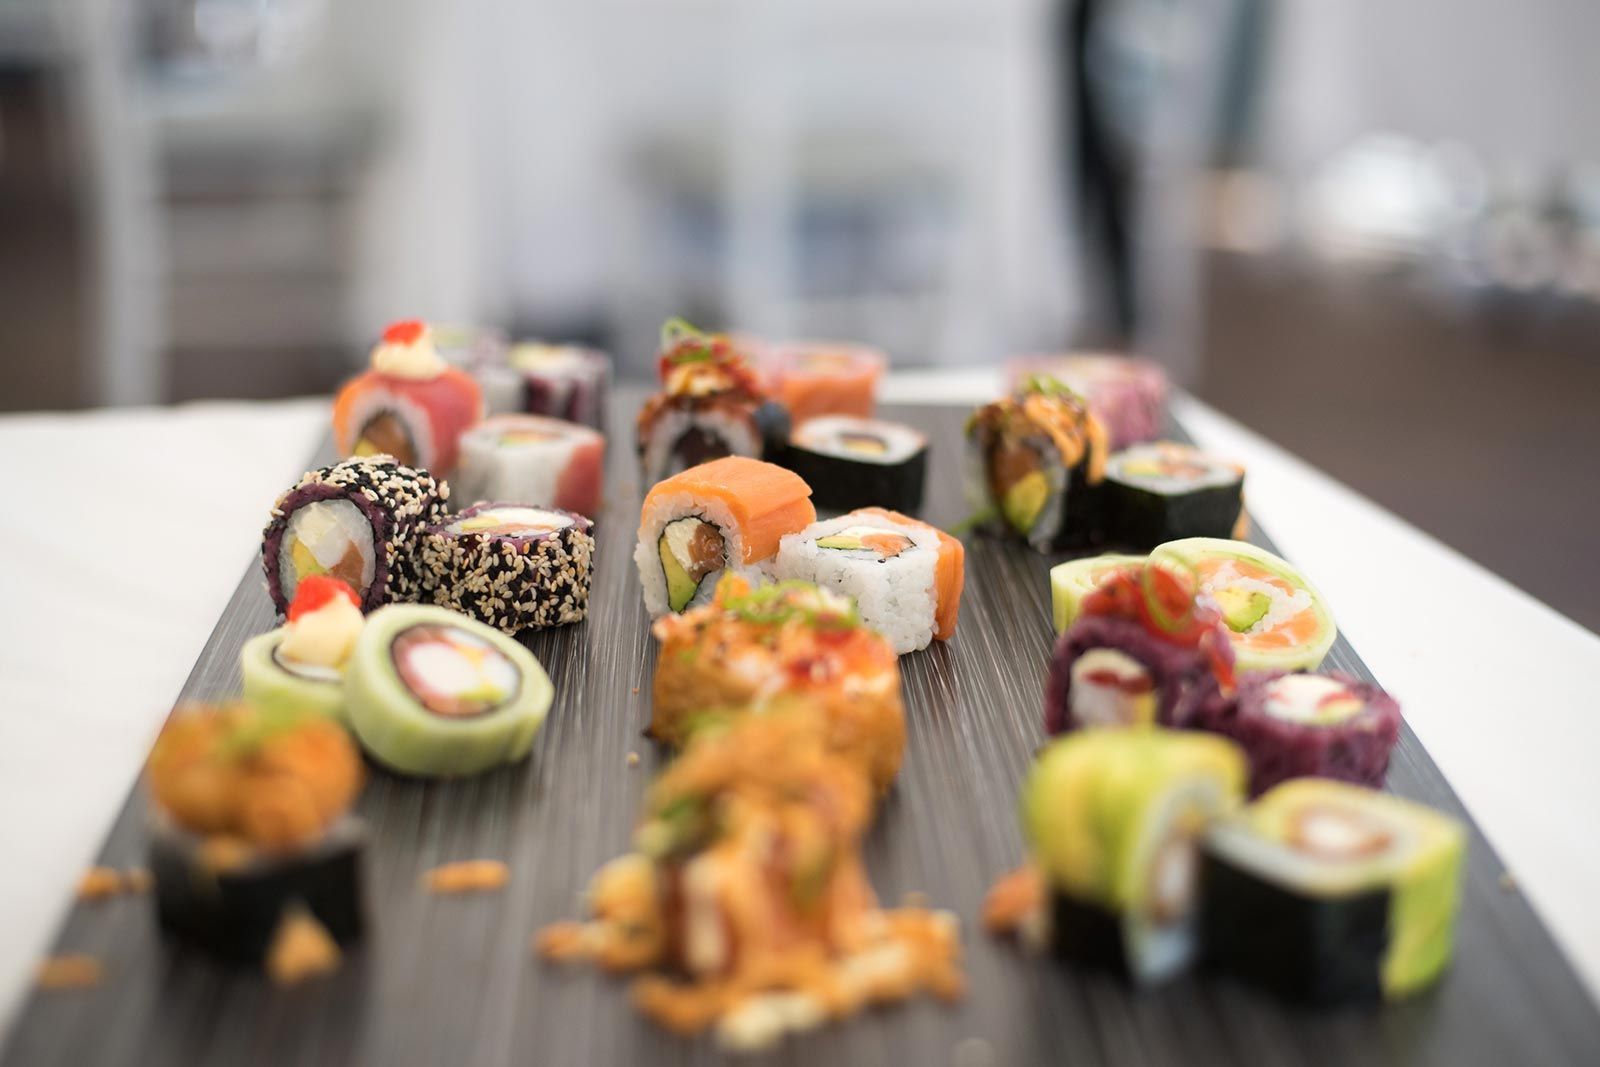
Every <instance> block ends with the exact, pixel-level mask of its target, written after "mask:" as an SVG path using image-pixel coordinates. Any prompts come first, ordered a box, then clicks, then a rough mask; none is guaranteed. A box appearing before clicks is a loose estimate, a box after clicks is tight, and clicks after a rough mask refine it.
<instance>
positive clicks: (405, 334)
mask: <svg viewBox="0 0 1600 1067" xmlns="http://www.w3.org/2000/svg"><path fill="white" fill-rule="evenodd" d="M427 328H428V324H427V323H425V322H423V321H422V320H421V319H401V320H400V321H399V322H391V323H390V324H389V325H388V327H387V328H386V329H385V330H384V331H383V343H384V344H386V345H414V344H416V343H417V338H419V337H421V336H422V331H423V330H426V329H427Z"/></svg>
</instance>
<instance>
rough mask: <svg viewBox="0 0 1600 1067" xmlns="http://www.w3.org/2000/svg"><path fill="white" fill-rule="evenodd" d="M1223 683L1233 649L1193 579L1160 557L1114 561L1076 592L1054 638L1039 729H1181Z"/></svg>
mask: <svg viewBox="0 0 1600 1067" xmlns="http://www.w3.org/2000/svg"><path fill="white" fill-rule="evenodd" d="M1232 690H1233V650H1232V647H1231V646H1230V645H1229V643H1228V633H1227V629H1226V628H1225V627H1224V626H1223V625H1222V622H1221V620H1220V619H1219V618H1218V617H1217V615H1216V613H1215V612H1214V611H1212V610H1211V609H1210V608H1208V607H1206V606H1205V605H1204V604H1202V603H1200V602H1198V601H1197V600H1196V599H1195V593H1194V583H1193V580H1192V578H1191V577H1190V576H1188V575H1186V574H1184V572H1183V571H1181V570H1178V569H1175V568H1173V567H1170V566H1167V565H1164V564H1155V563H1148V564H1145V565H1144V566H1142V567H1125V568H1118V569H1116V570H1114V571H1113V572H1112V573H1110V574H1109V575H1108V576H1107V577H1106V578H1105V579H1104V580H1103V581H1102V582H1101V584H1100V586H1099V587H1098V588H1096V589H1095V590H1094V591H1093V592H1092V593H1090V594H1089V595H1088V596H1087V597H1085V598H1084V599H1083V602H1082V607H1081V612H1080V614H1079V616H1078V619H1077V621H1076V622H1074V623H1073V624H1072V625H1071V626H1070V627H1069V628H1068V629H1067V632H1066V633H1064V634H1062V635H1061V639H1060V640H1059V641H1058V642H1057V643H1056V650H1055V655H1054V657H1053V658H1052V660H1051V662H1050V677H1049V679H1048V680H1047V681H1046V682H1045V695H1044V715H1045V719H1044V721H1045V729H1046V730H1048V731H1049V732H1051V733H1060V732H1062V731H1065V730H1075V729H1080V728H1083V727H1106V726H1149V725H1159V726H1184V725H1186V724H1187V722H1188V719H1189V718H1190V717H1191V716H1192V715H1193V714H1194V711H1195V709H1196V708H1197V707H1198V706H1199V705H1200V704H1201V703H1202V702H1203V701H1205V700H1206V699H1208V698H1211V697H1212V696H1214V695H1215V694H1216V693H1218V692H1219V691H1220V692H1227V693H1231V692H1232Z"/></svg>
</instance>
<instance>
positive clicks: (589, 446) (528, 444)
mask: <svg viewBox="0 0 1600 1067" xmlns="http://www.w3.org/2000/svg"><path fill="white" fill-rule="evenodd" d="M605 457H606V439H605V438H604V437H602V436H600V434H599V433H597V432H595V431H594V430H592V429H590V428H589V427H587V426H580V425H578V424H577V423H575V422H564V421H562V420H561V419H547V418H542V417H540V416H537V415H494V416H491V417H489V418H487V419H484V420H483V421H482V422H480V423H478V424H477V425H476V426H474V427H473V428H472V429H470V430H468V431H467V432H466V433H465V434H464V435H463V436H462V438H461V467H460V469H459V470H457V471H456V474H455V477H454V478H452V479H451V480H450V490H451V496H452V498H453V499H454V502H455V504H456V506H457V507H466V506H467V505H468V504H475V503H477V502H479V501H483V500H515V501H517V502H518V503H522V504H531V505H534V506H536V507H541V508H560V509H562V510H563V511H575V512H577V513H578V514H579V515H588V516H590V517H593V516H596V515H599V514H600V494H601V489H602V486H603V484H604V477H605Z"/></svg>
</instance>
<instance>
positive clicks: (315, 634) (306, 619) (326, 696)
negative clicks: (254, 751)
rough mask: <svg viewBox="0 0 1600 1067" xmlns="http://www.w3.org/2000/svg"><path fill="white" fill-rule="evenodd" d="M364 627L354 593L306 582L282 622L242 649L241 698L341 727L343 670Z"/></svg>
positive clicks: (320, 581) (325, 580) (321, 581)
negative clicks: (309, 714)
mask: <svg viewBox="0 0 1600 1067" xmlns="http://www.w3.org/2000/svg"><path fill="white" fill-rule="evenodd" d="M363 621H364V619H363V616H362V614H361V600H360V598H359V597H357V596H356V591H355V590H354V589H351V588H350V586H349V585H347V584H346V583H344V582H341V581H340V580H339V579H337V578H330V577H328V576H327V575H318V576H313V577H310V578H307V579H306V580H305V581H303V582H301V583H300V587H299V588H298V589H297V590H295V594H294V602H293V603H291V604H290V605H289V618H288V622H286V623H285V624H284V625H282V626H280V627H278V628H277V629H276V630H272V631H269V632H267V633H264V634H258V635H257V636H255V637H252V638H251V639H250V640H248V641H246V642H245V643H244V648H243V649H242V650H241V652H240V663H239V666H240V669H241V670H242V671H243V672H244V696H245V699H246V700H248V701H250V702H251V703H253V704H254V705H255V706H256V707H258V708H260V709H262V710H263V711H266V712H280V711H296V710H309V711H315V712H318V713H320V714H322V715H326V716H327V717H328V718H330V719H336V720H338V721H339V722H345V721H347V720H346V716H345V710H344V670H345V666H346V665H347V664H348V663H349V661H350V652H351V650H352V649H354V648H355V643H356V638H357V637H358V636H360V634H361V625H362V622H363Z"/></svg>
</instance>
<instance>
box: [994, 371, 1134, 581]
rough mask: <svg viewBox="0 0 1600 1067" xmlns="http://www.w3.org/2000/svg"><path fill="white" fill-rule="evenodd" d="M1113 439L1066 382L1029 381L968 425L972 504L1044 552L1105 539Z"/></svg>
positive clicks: (1039, 379)
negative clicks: (1103, 509)
mask: <svg viewBox="0 0 1600 1067" xmlns="http://www.w3.org/2000/svg"><path fill="white" fill-rule="evenodd" d="M1106 454H1107V449H1106V435H1105V429H1104V428H1103V427H1102V426H1101V425H1100V421H1099V420H1098V419H1096V418H1095V417H1094V416H1093V415H1092V414H1090V412H1089V409H1088V408H1087V407H1086V406H1085V405H1084V402H1083V399H1082V398H1081V397H1079V396H1078V395H1077V394H1076V393H1074V392H1072V390H1070V389H1068V388H1067V387H1066V386H1064V385H1062V384H1061V383H1060V382H1057V381H1054V380H1052V379H1049V378H1034V379H1030V380H1029V381H1027V382H1026V383H1024V384H1023V386H1022V387H1021V388H1020V389H1018V390H1017V392H1016V393H1014V394H1013V395H1012V396H1010V397H1007V398H1006V399H1004V400H997V401H995V402H994V403H992V404H986V405H984V406H983V407H981V408H979V409H978V410H977V411H976V412H974V413H973V415H972V417H971V418H970V419H968V420H967V496H968V499H969V500H970V502H971V504H972V506H973V508H974V509H975V510H976V511H977V512H979V513H980V514H992V515H995V516H997V517H998V519H999V520H1000V527H1001V528H1002V529H1006V530H1011V531H1013V532H1015V533H1016V534H1017V535H1019V536H1021V537H1023V538H1024V539H1025V540H1027V542H1028V544H1030V545H1032V546H1033V547H1034V548H1036V549H1038V550H1039V551H1041V552H1048V551H1052V550H1054V549H1058V548H1065V547H1070V546H1073V545H1083V544H1088V543H1090V542H1092V541H1094V540H1096V539H1097V537H1098V535H1099V527H1100V517H1099V500H1098V492H1097V490H1098V488H1099V485H1100V483H1101V481H1102V480H1103V479H1104V477H1105V463H1106Z"/></svg>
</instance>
